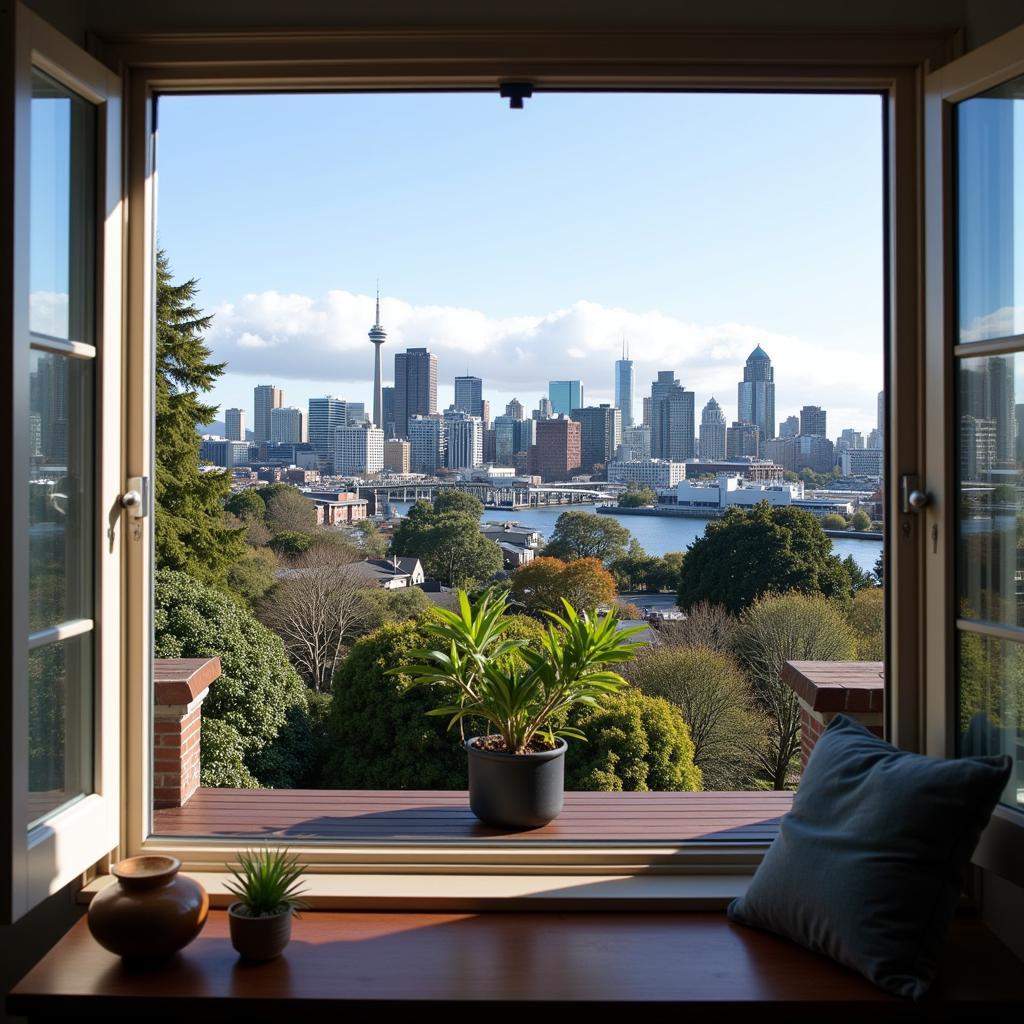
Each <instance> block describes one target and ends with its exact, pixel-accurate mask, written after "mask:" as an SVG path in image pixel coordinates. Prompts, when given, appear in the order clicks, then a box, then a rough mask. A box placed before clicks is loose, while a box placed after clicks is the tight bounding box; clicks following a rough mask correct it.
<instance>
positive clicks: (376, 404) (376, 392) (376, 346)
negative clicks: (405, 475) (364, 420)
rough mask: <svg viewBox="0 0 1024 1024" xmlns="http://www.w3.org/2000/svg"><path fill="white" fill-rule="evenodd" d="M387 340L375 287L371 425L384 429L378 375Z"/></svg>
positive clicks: (371, 340)
mask: <svg viewBox="0 0 1024 1024" xmlns="http://www.w3.org/2000/svg"><path fill="white" fill-rule="evenodd" d="M387 340H388V336H387V332H386V331H385V330H384V328H383V327H381V325H380V286H379V285H378V287H377V319H376V320H374V322H373V326H372V327H371V328H370V343H371V344H372V345H373V423H374V426H378V427H380V428H381V429H383V428H384V397H383V394H382V387H383V384H382V381H381V375H380V350H381V346H382V345H383V344H384V342H385V341H387Z"/></svg>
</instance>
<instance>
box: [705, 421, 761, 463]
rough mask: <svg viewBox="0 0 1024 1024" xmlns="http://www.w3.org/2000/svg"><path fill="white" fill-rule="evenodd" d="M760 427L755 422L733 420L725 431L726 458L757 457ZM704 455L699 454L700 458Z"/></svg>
mask: <svg viewBox="0 0 1024 1024" xmlns="http://www.w3.org/2000/svg"><path fill="white" fill-rule="evenodd" d="M760 442H761V428H760V427H759V426H758V425H757V424H756V423H741V422H739V421H737V422H734V423H733V424H732V426H731V427H728V428H727V429H726V431H725V457H726V458H727V459H743V458H747V457H751V458H755V459H756V458H757V456H758V453H759V451H760ZM703 457H704V456H703V455H701V458H703Z"/></svg>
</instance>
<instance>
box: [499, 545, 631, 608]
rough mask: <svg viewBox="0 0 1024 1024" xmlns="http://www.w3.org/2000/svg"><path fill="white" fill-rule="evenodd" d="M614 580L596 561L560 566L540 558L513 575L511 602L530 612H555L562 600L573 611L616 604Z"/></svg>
mask: <svg viewBox="0 0 1024 1024" xmlns="http://www.w3.org/2000/svg"><path fill="white" fill-rule="evenodd" d="M615 593H616V592H615V579H614V577H613V576H612V574H611V573H610V572H609V571H608V570H607V569H605V567H604V566H603V565H601V563H600V562H599V561H598V560H597V559H596V558H578V559H576V561H574V562H568V563H566V562H563V561H562V560H561V559H560V558H549V557H548V556H546V555H542V556H540V557H538V558H535V559H534V560H533V561H532V562H529V563H527V564H526V565H521V566H519V568H518V569H516V571H515V572H514V573H513V574H512V589H511V594H512V598H513V599H514V600H515V601H518V602H519V603H520V604H522V605H523V606H524V607H526V608H529V609H530V610H531V611H534V612H540V611H558V610H560V609H561V607H562V599H563V598H564V599H565V600H566V601H568V602H569V604H571V605H572V606H573V608H574V609H576V611H593V610H594V609H595V608H599V607H602V606H604V605H608V604H610V603H611V602H612V601H614V600H615Z"/></svg>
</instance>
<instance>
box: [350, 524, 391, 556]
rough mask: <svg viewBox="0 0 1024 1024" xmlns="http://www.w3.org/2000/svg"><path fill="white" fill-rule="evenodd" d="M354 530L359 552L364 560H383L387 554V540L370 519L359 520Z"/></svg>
mask: <svg viewBox="0 0 1024 1024" xmlns="http://www.w3.org/2000/svg"><path fill="white" fill-rule="evenodd" d="M355 528H356V534H357V536H358V539H359V547H360V550H361V551H362V553H363V555H364V556H365V557H366V558H383V557H384V556H385V555H386V554H387V553H388V542H387V538H386V537H385V536H384V535H383V534H382V533H381V532H380V530H378V529H377V524H376V523H375V522H374V521H373V520H372V519H360V520H359V522H358V523H356V527H355Z"/></svg>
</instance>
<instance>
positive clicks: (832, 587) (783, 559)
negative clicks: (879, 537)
mask: <svg viewBox="0 0 1024 1024" xmlns="http://www.w3.org/2000/svg"><path fill="white" fill-rule="evenodd" d="M791 590H796V591H800V592H802V593H808V594H813V593H820V594H824V595H825V596H826V597H836V598H844V599H845V598H846V597H848V595H849V590H850V577H849V575H848V574H847V572H846V570H845V569H844V568H843V565H842V563H841V562H840V560H839V559H838V558H837V557H836V556H835V555H833V554H832V542H831V541H830V540H829V539H828V537H826V536H825V533H824V531H823V530H822V529H821V526H820V525H819V523H818V521H817V520H816V519H815V518H814V516H813V515H812V514H811V513H810V512H806V511H804V510H803V509H797V508H793V507H791V506H775V507H772V506H771V505H769V504H768V502H766V501H762V502H759V503H758V504H757V505H755V506H754V507H753V508H752V509H750V510H749V511H744V510H741V509H729V511H727V512H726V513H725V515H724V516H722V518H721V519H713V520H711V521H710V522H709V523H708V525H707V527H706V528H705V530H704V535H703V536H702V537H699V538H698V539H697V540H696V541H694V542H693V544H691V545H690V549H689V551H688V552H687V554H686V558H685V559H684V561H683V566H682V571H681V573H680V581H679V606H680V607H681V608H688V607H690V605H693V604H696V603H697V602H698V601H705V600H706V601H711V602H712V603H713V604H721V605H724V606H725V607H726V608H727V609H729V611H731V612H739V611H742V610H743V609H744V608H746V607H747V606H748V605H750V604H752V603H753V602H754V601H756V600H757V599H758V598H759V597H761V596H762V595H763V594H767V593H770V592H775V593H785V592H786V591H791Z"/></svg>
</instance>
